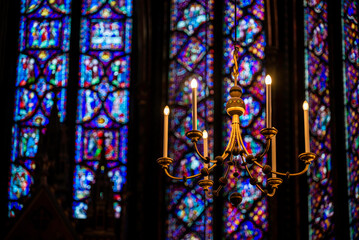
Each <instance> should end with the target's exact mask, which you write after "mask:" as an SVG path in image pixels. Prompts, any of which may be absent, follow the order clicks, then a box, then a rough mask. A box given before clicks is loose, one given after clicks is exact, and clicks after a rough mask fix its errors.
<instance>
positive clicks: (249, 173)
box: [244, 164, 252, 178]
mask: <svg viewBox="0 0 359 240" xmlns="http://www.w3.org/2000/svg"><path fill="white" fill-rule="evenodd" d="M244 168H245V169H246V171H247V173H248V175H249V177H250V178H252V174H251V172H250V171H249V169H248V166H247V164H246V165H245V166H244Z"/></svg>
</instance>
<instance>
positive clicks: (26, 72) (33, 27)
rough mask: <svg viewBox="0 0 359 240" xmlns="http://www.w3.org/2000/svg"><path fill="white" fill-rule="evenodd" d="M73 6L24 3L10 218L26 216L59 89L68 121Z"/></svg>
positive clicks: (68, 2) (37, 1)
mask: <svg viewBox="0 0 359 240" xmlns="http://www.w3.org/2000/svg"><path fill="white" fill-rule="evenodd" d="M70 5H71V0H62V1H60V0H54V1H45V0H42V1H41V0H30V1H27V0H22V1H21V7H20V14H21V16H20V28H19V56H18V64H17V77H16V83H15V102H14V104H15V107H14V126H13V128H12V129H13V131H12V133H13V136H12V138H13V139H12V144H13V145H12V148H13V149H12V151H11V166H10V181H9V204H8V206H9V216H10V217H15V215H16V214H17V213H18V212H20V211H21V209H22V207H23V203H24V202H25V201H26V199H27V198H28V197H29V196H30V194H31V185H32V184H34V181H33V176H32V174H33V173H34V170H35V168H36V164H38V163H37V162H36V161H35V155H36V153H37V150H38V143H39V137H40V132H41V133H44V132H46V125H47V124H48V123H49V119H48V118H49V116H50V112H51V109H52V106H53V102H54V100H53V99H54V97H55V92H54V90H55V89H54V87H55V86H56V87H57V88H56V90H57V92H58V93H57V98H58V101H57V105H58V109H59V117H60V121H61V122H63V121H64V120H65V118H66V111H65V109H66V102H67V96H66V87H67V81H68V67H69V66H68V51H69V39H70V32H71V31H70V25H71V18H70V13H71V8H70ZM25 158H26V160H25ZM20 196H21V197H20Z"/></svg>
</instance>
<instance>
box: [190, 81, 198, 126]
mask: <svg viewBox="0 0 359 240" xmlns="http://www.w3.org/2000/svg"><path fill="white" fill-rule="evenodd" d="M191 88H192V130H197V80H196V79H195V78H194V79H193V80H192V82H191Z"/></svg>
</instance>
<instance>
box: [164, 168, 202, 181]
mask: <svg viewBox="0 0 359 240" xmlns="http://www.w3.org/2000/svg"><path fill="white" fill-rule="evenodd" d="M164 171H165V173H166V175H167V176H168V177H170V178H172V179H174V180H183V177H175V176H172V175H171V174H170V173H169V172H168V169H166V168H164ZM199 176H201V174H200V173H198V174H195V175H192V176H189V177H186V179H190V178H196V177H199Z"/></svg>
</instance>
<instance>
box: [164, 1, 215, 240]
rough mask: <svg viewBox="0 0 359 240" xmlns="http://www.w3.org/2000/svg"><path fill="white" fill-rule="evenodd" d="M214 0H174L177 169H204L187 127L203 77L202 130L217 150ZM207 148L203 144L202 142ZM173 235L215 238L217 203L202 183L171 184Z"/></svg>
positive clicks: (171, 99)
mask: <svg viewBox="0 0 359 240" xmlns="http://www.w3.org/2000/svg"><path fill="white" fill-rule="evenodd" d="M212 21H213V0H210V1H207V0H200V1H179V0H172V5H171V25H170V30H171V34H170V67H169V92H168V103H169V105H170V108H171V114H170V119H171V121H170V136H169V142H170V147H169V156H170V157H171V158H173V159H174V160H175V161H174V164H173V169H171V170H172V171H173V174H175V175H188V176H189V175H191V174H197V173H198V166H202V162H201V161H200V160H199V159H198V157H197V156H196V155H195V154H194V152H193V149H192V145H191V142H190V141H188V139H187V138H186V136H185V132H186V131H189V130H191V129H192V125H191V122H192V112H191V111H192V110H191V105H192V104H191V96H192V95H191V87H190V82H191V80H192V79H193V78H196V79H197V81H198V129H199V130H201V131H203V130H204V129H206V130H207V131H208V132H209V138H210V139H211V140H210V143H209V149H213V137H212V136H213V126H212V124H213V93H214V90H213V49H212V46H213V23H212ZM200 147H201V146H200ZM167 203H168V205H167V206H168V213H169V216H168V220H167V226H168V229H167V238H168V239H211V238H212V217H211V210H212V204H211V202H210V201H209V200H208V199H206V198H205V196H204V194H203V190H202V188H200V187H198V186H197V185H196V184H193V182H191V181H189V182H188V186H184V185H183V184H182V183H173V182H171V183H170V184H169V186H168V188H167Z"/></svg>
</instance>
